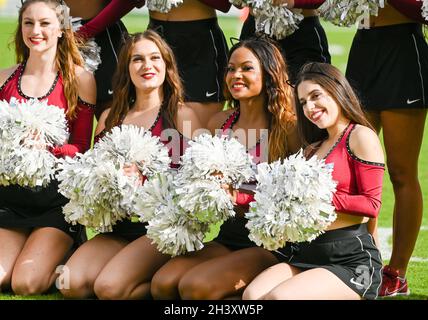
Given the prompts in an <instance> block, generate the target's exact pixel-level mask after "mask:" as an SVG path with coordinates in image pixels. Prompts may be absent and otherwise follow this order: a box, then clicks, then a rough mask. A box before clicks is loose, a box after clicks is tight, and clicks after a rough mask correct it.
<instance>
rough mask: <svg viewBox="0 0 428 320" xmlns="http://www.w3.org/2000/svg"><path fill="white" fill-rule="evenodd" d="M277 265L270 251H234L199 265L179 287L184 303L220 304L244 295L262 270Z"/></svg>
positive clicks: (258, 248) (185, 275) (249, 249)
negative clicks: (187, 301)
mask: <svg viewBox="0 0 428 320" xmlns="http://www.w3.org/2000/svg"><path fill="white" fill-rule="evenodd" d="M275 263H278V259H277V258H276V257H275V256H274V255H273V254H272V253H271V252H269V251H267V250H265V249H263V248H260V247H252V248H246V249H240V250H236V251H233V252H231V253H229V254H227V255H224V256H220V257H217V258H213V259H211V260H208V261H205V262H203V263H201V264H198V265H197V266H195V267H194V268H192V269H190V270H188V271H187V272H186V274H184V275H183V277H182V279H181V280H180V283H179V286H178V288H179V292H180V297H181V298H182V299H192V300H200V299H204V300H218V299H224V298H228V297H232V296H238V295H241V294H242V292H243V290H244V289H245V287H246V286H247V285H248V284H249V283H250V282H251V281H252V280H253V279H254V278H255V277H256V276H257V275H258V274H259V273H261V272H262V271H263V270H265V269H266V268H268V267H270V266H272V265H274V264H275Z"/></svg>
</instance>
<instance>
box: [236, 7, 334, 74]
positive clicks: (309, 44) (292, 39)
mask: <svg viewBox="0 0 428 320" xmlns="http://www.w3.org/2000/svg"><path fill="white" fill-rule="evenodd" d="M254 33H255V20H254V17H253V16H252V15H248V18H247V20H245V22H244V25H243V27H242V31H241V36H240V39H241V40H243V39H247V38H249V37H251V36H253V35H254ZM278 43H279V45H280V47H281V48H282V51H283V54H284V57H285V60H286V63H287V66H288V73H289V77H290V80H291V81H292V82H294V81H295V79H296V76H297V73H298V72H299V70H300V68H301V67H302V66H303V65H304V64H305V63H308V62H325V63H331V57H330V53H329V51H328V42H327V36H326V34H325V31H324V28H323V27H322V26H321V24H320V21H319V18H318V17H316V16H315V17H306V18H304V19H303V20H302V22H301V23H300V24H299V29H297V30H296V31H295V32H294V33H292V34H291V35H289V36H288V37H286V38H284V39H282V40H279V41H278Z"/></svg>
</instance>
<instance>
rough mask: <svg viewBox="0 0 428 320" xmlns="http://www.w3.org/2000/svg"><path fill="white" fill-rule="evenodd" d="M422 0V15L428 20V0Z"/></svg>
mask: <svg viewBox="0 0 428 320" xmlns="http://www.w3.org/2000/svg"><path fill="white" fill-rule="evenodd" d="M420 1H422V17H424V18H425V20H427V21H428V0H420Z"/></svg>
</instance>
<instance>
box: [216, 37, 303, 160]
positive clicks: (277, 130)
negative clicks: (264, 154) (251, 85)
mask: <svg viewBox="0 0 428 320" xmlns="http://www.w3.org/2000/svg"><path fill="white" fill-rule="evenodd" d="M238 48H247V49H248V50H250V51H251V52H252V53H253V54H254V55H255V56H256V57H257V59H258V60H259V63H260V66H261V69H262V73H263V77H262V79H263V82H264V83H263V89H262V93H263V94H264V95H265V98H266V104H265V111H266V113H267V114H268V116H269V119H270V128H269V129H270V130H269V161H274V160H277V159H281V158H285V157H286V156H287V155H289V153H290V150H289V148H288V145H287V134H288V132H289V131H290V129H291V128H292V127H294V123H295V114H294V101H293V91H292V89H291V88H290V86H289V85H288V84H287V81H288V73H287V65H286V63H285V60H284V58H283V56H282V54H281V50H280V49H279V47H278V46H277V45H276V44H275V43H274V42H273V41H272V40H270V39H268V38H267V37H260V36H258V37H253V38H249V39H246V40H243V41H241V42H238V43H236V44H235V45H234V46H233V47H232V48H231V49H230V51H229V59H230V57H231V56H232V54H233V52H235V50H237V49H238ZM225 83H226V81H225ZM224 96H225V98H226V101H227V104H228V106H231V107H233V108H236V107H239V101H238V100H235V99H233V97H232V95H231V93H230V92H229V90H228V89H227V87H226V86H225V88H224Z"/></svg>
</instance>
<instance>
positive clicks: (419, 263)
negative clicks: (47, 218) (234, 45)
mask: <svg viewBox="0 0 428 320" xmlns="http://www.w3.org/2000/svg"><path fill="white" fill-rule="evenodd" d="M123 21H124V23H125V25H126V26H127V28H128V30H129V31H130V32H136V31H142V30H144V29H145V28H146V26H147V22H148V18H147V17H141V16H135V15H130V16H127V17H126V18H125V19H124V20H123ZM219 21H220V25H221V27H222V29H223V31H224V32H225V35H226V39H228V44H229V46H230V42H229V38H230V37H238V36H239V32H240V28H241V23H240V21H239V20H238V19H237V18H233V17H222V18H221V19H220V20H219ZM324 26H325V29H326V32H327V37H328V40H329V46H330V53H331V54H332V60H333V61H332V62H333V64H334V65H335V66H337V67H338V68H339V69H341V70H342V71H345V68H346V62H347V57H348V53H349V48H350V45H351V42H352V37H353V34H354V32H355V30H354V29H348V28H338V27H334V26H332V25H330V24H325V25H324ZM14 29H15V19H10V18H1V20H0V68H4V67H6V66H10V65H12V64H13V63H14V55H13V50H10V49H9V48H8V46H7V44H8V43H9V42H10V40H11V38H12V34H13V32H14ZM12 49H13V47H12ZM427 126H428V122H427V125H426V129H427ZM427 132H428V130H425V139H424V142H423V145H422V150H421V156H420V159H419V177H420V182H421V185H422V191H423V195H424V203H425V204H426V206H427V204H428V133H427ZM393 201H394V196H393V192H392V186H391V183H390V182H389V176H388V174H386V175H385V180H384V189H383V197H382V210H381V213H380V215H379V227H380V231H381V232H382V234H384V235H385V237H384V238H385V241H384V242H383V244H382V252H387V251H388V250H390V246H391V238H390V230H391V227H392V210H393V206H394V202H393ZM214 232H215V231H214ZM212 236H213V235H212V234H211V237H212ZM383 258H384V259H389V256H384V257H383ZM407 275H408V281H409V285H410V289H411V292H412V294H411V295H410V297H409V299H427V298H428V216H427V215H426V214H425V215H424V218H423V222H422V228H421V231H420V234H419V239H418V242H417V244H416V248H415V251H414V253H413V258H412V260H411V262H410V266H409V270H408V274H407ZM1 299H28V298H24V297H19V296H11V295H1V294H0V300H1ZM29 299H61V296H60V295H59V294H52V295H43V296H35V297H30V298H29Z"/></svg>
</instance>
